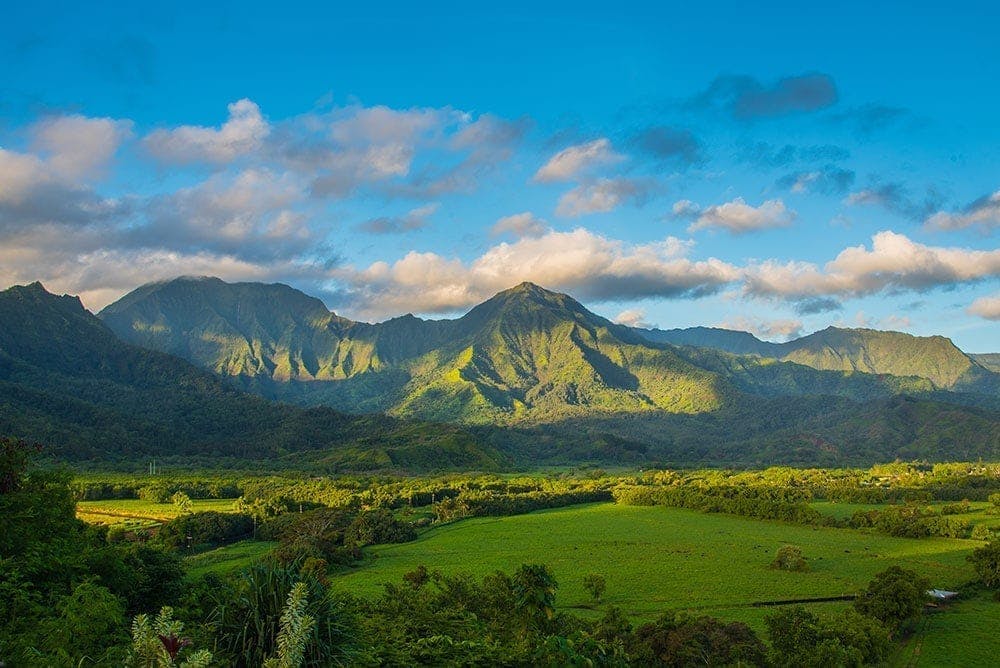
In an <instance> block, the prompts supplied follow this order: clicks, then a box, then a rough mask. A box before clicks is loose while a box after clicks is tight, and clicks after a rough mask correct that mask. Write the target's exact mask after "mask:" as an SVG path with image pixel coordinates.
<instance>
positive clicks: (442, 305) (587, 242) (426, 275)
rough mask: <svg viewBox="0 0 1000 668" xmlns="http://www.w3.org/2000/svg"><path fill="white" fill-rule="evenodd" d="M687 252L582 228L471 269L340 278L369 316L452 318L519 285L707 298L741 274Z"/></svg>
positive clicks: (614, 295) (372, 271) (369, 271)
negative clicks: (413, 313) (414, 313)
mask: <svg viewBox="0 0 1000 668" xmlns="http://www.w3.org/2000/svg"><path fill="white" fill-rule="evenodd" d="M690 249H691V244H690V243H689V242H684V241H681V240H679V239H676V238H673V237H670V238H667V239H665V240H664V241H660V242H653V243H648V244H639V245H632V244H627V243H625V242H623V241H620V240H616V239H609V238H607V237H604V236H601V235H598V234H595V233H593V232H590V231H588V230H585V229H577V230H574V231H572V232H549V233H547V234H545V235H543V236H541V237H536V238H524V239H520V240H519V241H516V242H514V243H501V244H498V245H496V246H493V247H492V248H490V249H488V250H487V251H486V252H485V253H483V254H482V255H481V256H479V257H478V258H476V259H474V260H472V261H471V262H469V263H464V262H462V261H461V260H458V259H455V258H445V257H442V256H440V255H438V254H436V253H417V252H411V253H408V254H407V255H406V256H404V257H403V258H401V259H400V260H398V261H396V262H394V263H392V264H389V263H387V262H376V263H374V264H372V265H370V266H368V267H366V268H362V269H354V268H341V269H338V270H336V272H335V273H336V276H337V277H338V279H339V280H340V282H342V283H343V284H344V285H346V286H347V289H348V292H349V293H350V294H351V295H352V296H353V298H352V306H353V308H355V309H357V310H359V311H360V312H362V313H363V314H365V315H366V316H369V317H384V316H387V315H395V314H398V313H401V312H405V311H417V312H426V313H431V312H449V311H455V310H458V309H463V308H467V307H469V306H472V305H474V304H476V303H478V302H480V301H482V300H483V299H486V298H488V297H490V296H491V295H493V294H495V293H496V292H499V291H501V290H504V289H506V288H509V287H510V286H512V285H515V284H517V283H519V282H521V281H532V282H534V283H538V284H539V285H542V286H545V287H547V288H550V289H554V290H561V291H565V292H569V293H571V294H573V295H574V296H577V297H579V298H581V299H590V300H594V301H609V300H615V299H641V298H646V297H665V298H670V297H684V296H687V297H697V296H703V295H708V294H712V293H715V292H717V291H719V290H720V289H722V287H724V286H725V285H727V284H729V283H731V282H733V281H735V280H737V279H738V278H739V276H740V273H739V270H738V269H737V268H736V267H733V266H732V265H729V264H727V263H725V262H723V261H721V260H717V259H715V258H710V259H708V260H702V261H695V260H691V259H689V258H688V257H686V255H687V253H688V252H689V251H690Z"/></svg>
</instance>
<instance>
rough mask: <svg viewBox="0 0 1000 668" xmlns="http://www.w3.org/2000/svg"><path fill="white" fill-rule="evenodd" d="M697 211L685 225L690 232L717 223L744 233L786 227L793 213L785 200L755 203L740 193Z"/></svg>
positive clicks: (726, 228)
mask: <svg viewBox="0 0 1000 668" xmlns="http://www.w3.org/2000/svg"><path fill="white" fill-rule="evenodd" d="M679 204H680V202H679ZM675 207H676V205H675ZM684 213H689V209H685V210H684ZM697 215H698V217H697V219H696V220H695V221H694V223H692V224H691V226H690V227H688V231H689V232H696V231H698V230H704V229H709V228H713V227H716V228H721V229H725V230H728V231H729V232H731V233H733V234H745V233H747V232H752V231H754V230H762V229H767V228H772V227H786V226H788V225H791V224H792V221H793V220H795V216H796V214H795V212H794V211H790V210H788V209H786V208H785V203H784V202H782V201H781V200H780V199H769V200H767V201H766V202H764V203H763V204H761V205H760V206H758V207H754V206H751V205H749V204H747V203H746V202H745V201H744V200H743V198H742V197H737V198H736V199H734V200H732V201H731V202H726V203H725V204H717V205H715V206H710V207H708V208H707V209H703V210H701V211H700V212H699V213H698V214H697Z"/></svg>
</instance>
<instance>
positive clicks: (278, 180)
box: [124, 169, 313, 260]
mask: <svg viewBox="0 0 1000 668" xmlns="http://www.w3.org/2000/svg"><path fill="white" fill-rule="evenodd" d="M304 199H306V193H305V190H304V188H303V186H302V184H301V183H300V181H299V179H297V178H296V177H295V176H294V175H292V174H289V173H285V174H275V173H273V172H270V171H268V170H264V169H247V170H244V171H242V172H239V173H238V174H236V175H235V176H232V177H229V176H225V175H222V174H217V175H214V176H212V177H211V178H209V179H208V180H206V181H203V182H202V183H199V184H198V185H196V186H194V187H191V188H184V189H181V190H178V191H176V192H173V193H170V194H168V195H162V196H159V197H156V198H153V199H152V200H151V201H150V203H149V205H148V206H147V207H146V214H147V217H148V222H147V223H146V224H144V225H137V226H133V227H132V228H130V229H129V230H127V231H126V232H125V233H124V238H125V240H126V243H127V244H128V245H131V246H148V247H162V248H169V249H172V250H178V251H182V252H195V251H201V250H205V251H211V252H216V253H228V254H232V255H234V256H235V257H243V258H250V259H254V260H256V259H260V258H274V257H278V256H287V255H288V254H290V253H296V252H300V251H303V250H305V249H306V248H307V247H308V246H309V245H310V244H311V243H312V241H313V235H312V232H311V230H310V229H309V226H308V222H307V219H306V217H305V216H304V215H303V214H301V213H299V212H298V209H297V205H298V204H299V203H300V202H302V201H303V200H304Z"/></svg>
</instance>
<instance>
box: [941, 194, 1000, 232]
mask: <svg viewBox="0 0 1000 668" xmlns="http://www.w3.org/2000/svg"><path fill="white" fill-rule="evenodd" d="M924 226H925V227H927V228H929V229H935V230H960V229H964V228H967V227H980V228H982V229H983V231H984V232H988V231H989V230H991V229H993V228H996V227H1000V190H998V191H996V192H995V193H992V194H990V195H987V196H985V197H981V198H979V199H978V200H976V201H975V202H973V203H972V204H970V205H969V206H967V207H965V209H964V210H963V211H962V212H961V213H948V212H945V211H939V212H937V213H935V214H934V215H933V216H931V217H929V218H928V219H927V220H926V221H925V222H924Z"/></svg>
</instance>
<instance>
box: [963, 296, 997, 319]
mask: <svg viewBox="0 0 1000 668" xmlns="http://www.w3.org/2000/svg"><path fill="white" fill-rule="evenodd" d="M966 310H967V311H968V312H969V313H970V314H972V315H978V316H979V317H980V318H985V319H987V320H1000V293H998V294H995V295H992V296H990V297H980V298H979V299H977V300H976V301H974V302H972V304H970V305H969V308H968V309H966Z"/></svg>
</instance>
